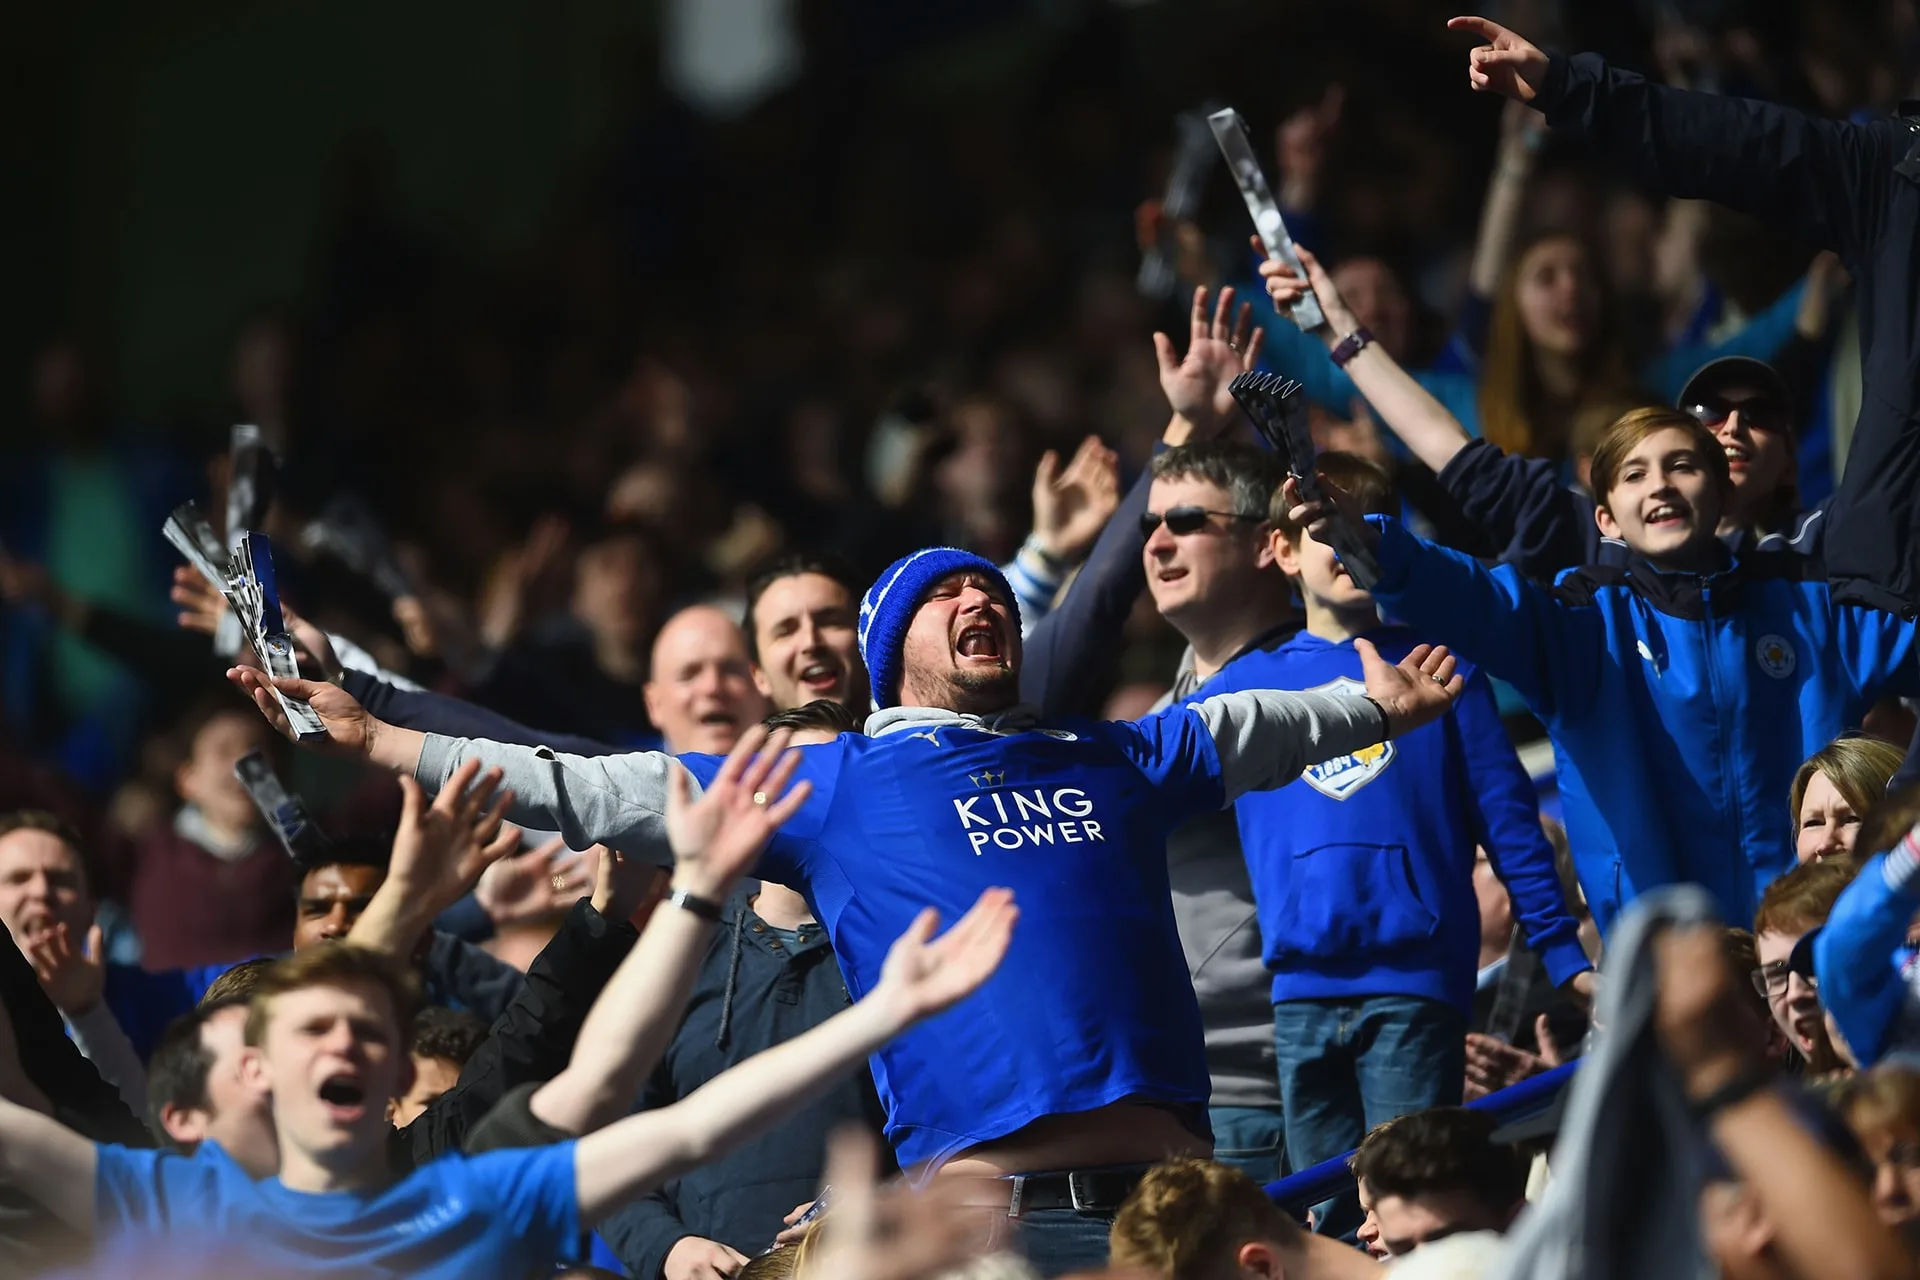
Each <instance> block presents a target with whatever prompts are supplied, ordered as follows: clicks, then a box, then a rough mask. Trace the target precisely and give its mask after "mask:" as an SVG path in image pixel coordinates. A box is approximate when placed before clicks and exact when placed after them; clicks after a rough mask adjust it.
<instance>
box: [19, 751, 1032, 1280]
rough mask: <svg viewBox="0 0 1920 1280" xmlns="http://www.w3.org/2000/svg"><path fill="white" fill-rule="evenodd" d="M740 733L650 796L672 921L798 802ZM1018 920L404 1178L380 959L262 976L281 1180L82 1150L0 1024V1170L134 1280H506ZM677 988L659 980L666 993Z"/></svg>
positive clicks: (887, 1024)
mask: <svg viewBox="0 0 1920 1280" xmlns="http://www.w3.org/2000/svg"><path fill="white" fill-rule="evenodd" d="M758 741H759V740H758V739H757V738H756V739H755V740H754V742H752V743H751V744H749V750H743V751H739V752H736V753H735V754H734V756H732V757H731V758H729V759H728V760H727V761H726V762H725V763H724V764H722V766H721V767H720V770H719V772H718V773H717V774H715V775H714V776H713V778H712V780H711V781H710V784H709V787H708V789H707V792H706V795H705V796H704V797H703V799H702V801H701V802H700V803H699V804H698V805H694V804H693V803H691V801H690V800H689V798H688V793H689V792H690V790H691V788H690V787H689V786H688V785H687V783H686V780H685V775H684V774H679V775H678V781H677V782H676V783H673V784H670V786H669V791H668V800H667V807H668V808H669V809H670V810H672V811H673V812H672V815H671V817H670V819H669V821H670V822H673V823H675V824H677V830H676V831H675V845H676V847H684V846H685V845H686V844H687V843H688V839H689V838H691V839H692V840H693V841H694V842H696V843H697V844H698V845H699V846H700V847H699V848H698V849H697V851H695V852H694V854H693V855H692V856H690V857H684V858H682V859H681V861H680V862H679V863H678V864H677V865H676V882H677V887H676V891H675V893H674V895H673V896H672V898H671V899H670V902H672V903H673V904H674V906H675V907H679V908H681V909H682V911H683V912H684V913H685V914H687V915H689V916H691V917H695V918H699V919H704V918H705V915H706V913H705V911H704V909H703V908H704V899H703V898H702V896H701V892H712V891H713V889H712V886H713V885H715V884H717V883H720V882H724V881H730V879H731V878H732V877H733V876H736V875H737V874H738V873H739V871H740V870H741V869H743V868H744V867H745V866H746V865H748V864H750V863H751V862H752V860H753V858H754V857H755V856H756V855H757V853H758V852H759V850H760V849H761V848H762V847H763V846H764V845H765V843H766V840H767V838H768V836H769V835H770V834H771V833H772V831H773V830H774V829H775V828H776V827H777V826H778V825H779V824H780V823H781V822H782V821H783V820H785V819H787V818H789V817H790V816H791V815H792V814H793V813H794V812H795V811H796V810H797V809H798V808H799V806H800V804H801V803H802V802H804V800H805V799H806V796H807V790H808V787H807V784H806V783H805V782H802V783H800V784H799V785H798V786H796V787H795V788H794V789H793V790H792V791H791V792H789V791H787V783H788V782H789V780H790V779H791V778H792V775H793V772H794V766H795V765H797V764H798V763H799V762H798V760H797V759H796V758H794V757H792V756H791V755H786V754H785V753H782V752H779V751H778V750H777V747H778V745H779V744H778V743H777V742H776V743H775V748H776V749H774V750H769V751H766V752H763V753H761V754H760V755H759V756H758V757H754V758H751V759H750V758H749V756H750V748H751V746H755V745H758ZM667 910H668V911H669V912H671V913H672V916H673V917H678V916H679V915H680V914H682V911H674V910H673V908H672V907H669V908H668V909H667ZM1016 916H1017V912H1016V910H1015V909H1014V907H1013V903H1012V895H1011V894H1010V893H1008V892H1007V891H1006V890H1004V889H994V890H990V891H988V892H987V893H985V894H983V895H981V898H980V901H979V902H978V903H977V904H976V905H975V907H974V909H973V910H972V911H970V912H968V913H967V915H966V916H964V917H963V918H962V919H960V920H959V921H958V922H957V923H956V924H955V925H954V927H953V928H952V929H950V930H949V931H948V932H947V933H946V934H945V935H943V936H942V937H940V938H939V939H937V940H936V939H933V937H932V935H933V931H934V929H935V927H936V926H937V923H938V917H937V916H936V914H935V913H934V912H932V911H931V910H929V911H925V912H922V913H920V914H919V915H918V916H917V917H916V918H915V920H914V923H913V925H912V926H911V927H910V928H909V929H908V930H907V931H906V933H905V934H904V935H903V936H902V937H901V938H900V939H899V940H898V941H897V942H896V943H895V944H894V945H893V946H892V947H891V948H890V949H889V952H888V955H887V957H886V960H885V963H884V966H883V971H882V973H881V976H880V981H879V982H878V983H877V984H876V985H875V987H874V988H873V989H872V991H871V992H869V994H868V996H867V998H866V999H863V1000H861V1001H860V1002H859V1003H858V1004H856V1005H855V1006H854V1007H853V1008H852V1009H849V1010H847V1011H846V1012H845V1013H843V1014H841V1015H839V1016H837V1017H835V1018H832V1019H829V1020H828V1021H827V1022H826V1023H824V1024H822V1025H821V1026H819V1027H816V1028H814V1029H813V1030H811V1031H809V1032H807V1033H805V1034H804V1035H801V1036H799V1037H797V1038H795V1039H793V1040H791V1041H788V1042H787V1043H786V1044H783V1045H780V1046H779V1047H777V1048H775V1049H772V1050H770V1051H768V1052H767V1053H765V1054H761V1055H759V1056H757V1057H755V1058H753V1059H751V1060H749V1061H748V1062H745V1063H742V1064H740V1065H739V1066H737V1067H735V1068H733V1069H732V1070H730V1071H727V1072H726V1073H724V1074H722V1075H721V1076H719V1077H717V1078H716V1079H715V1080H713V1081H712V1082H711V1083H709V1084H708V1085H707V1086H706V1087H704V1088H702V1089H699V1090H697V1091H696V1092H695V1093H693V1094H692V1095H690V1096H689V1097H687V1098H686V1099H685V1100H683V1101H681V1102H679V1103H676V1104H674V1105H673V1106H670V1107H665V1108H662V1109H660V1110H658V1111H652V1112H647V1113H643V1114H641V1115H638V1116H632V1117H629V1118H628V1119H625V1120H622V1121H619V1122H618V1123H616V1124H613V1125H611V1126H609V1127H606V1128H603V1129H600V1130H599V1131H598V1132H594V1133H590V1134H588V1136H586V1137H583V1138H581V1139H579V1140H578V1141H575V1142H563V1143H558V1144H555V1145H551V1146H545V1147H536V1148H529V1149H519V1150H503V1151H495V1152H490V1153H488V1154H486V1155H481V1156H475V1157H471V1158H462V1157H457V1156H449V1157H445V1158H443V1159H441V1160H438V1161H435V1162H433V1163H431V1164H428V1165H424V1166H422V1167H421V1168H419V1169H418V1170H416V1171H415V1172H414V1173H413V1174H411V1175H409V1176H407V1177H405V1178H396V1177H395V1176H394V1174H393V1173H392V1172H391V1171H390V1168H389V1166H388V1163H387V1149H386V1128H387V1124H386V1105H385V1104H386V1101H387V1100H388V1099H390V1098H393V1097H396V1096H399V1095H400V1094H401V1093H403V1092H404V1091H405V1089H406V1087H407V1084H408V1080H407V1077H408V1075H409V1074H410V1072H411V1060H410V1059H409V1058H408V1056H407V1053H406V1047H405V1046H406V1043H407V1033H408V1029H409V1024H410V1023H411V1021H412V1017H413V1010H414V1008H415V1007H416V1006H417V1004H418V999H419V988H418V981H417V979H416V978H415V977H414V976H413V975H412V974H411V973H410V972H409V971H407V970H406V969H405V968H404V967H403V966H401V965H400V964H399V963H398V962H396V961H394V960H393V959H391V958H390V957H385V956H381V955H379V954H377V953H374V952H370V951H365V950H362V949H360V948H357V947H354V946H352V945H350V944H326V945H322V946H318V947H314V948H309V949H308V950H306V951H303V952H299V953H296V954H295V955H294V956H292V957H289V958H288V959H286V960H283V961H280V962H278V963H277V964H276V965H274V966H273V968H272V969H270V970H268V972H267V973H266V975H265V976H264V977H263V979H262V981H261V985H260V987H259V988H258V990H257V992H256V994H255V996H254V999H253V1003H252V1007H251V1009H250V1011H249V1014H248V1019H247V1027H246V1040H247V1044H248V1047H249V1051H248V1054H247V1056H246V1057H245V1059H244V1060H243V1062H242V1071H243V1073H245V1074H246V1075H247V1076H248V1077H249V1078H251V1079H253V1080H254V1081H256V1082H257V1083H259V1084H260V1085H262V1086H264V1087H265V1088H266V1089H268V1090H270V1092H271V1095H272V1099H273V1120H274V1128H275V1132H276V1134H277V1135H278V1140H279V1144H280V1168H279V1173H278V1176H276V1177H272V1178H268V1179H265V1180H262V1181H259V1182H256V1181H255V1180H254V1178H253V1177H252V1175H251V1174H249V1173H248V1172H247V1171H246V1170H244V1169H242V1168H241V1167H240V1166H239V1165H238V1164H236V1163H235V1162H234V1161H233V1160H232V1158H230V1157H229V1156H227V1155H226V1153H225V1152H223V1151H222V1150H221V1149H220V1147H219V1145H218V1144H217V1143H211V1142H209V1143H206V1144H203V1146H202V1147H201V1149H200V1150H199V1151H198V1152H197V1153H196V1154H194V1155H192V1156H183V1155H179V1154H176V1153H172V1152H153V1151H132V1150H129V1149H126V1148H122V1147H116V1146H112V1145H105V1144H102V1145H95V1144H92V1143H89V1142H87V1141H85V1140H84V1139H82V1138H80V1137H78V1136H77V1135H75V1134H73V1133H72V1132H71V1131H69V1130H67V1129H65V1128H64V1127H62V1126H61V1125H59V1124H57V1123H55V1122H54V1121H52V1120H51V1119H49V1118H47V1117H46V1116H45V1115H43V1114H39V1112H40V1111H43V1110H44V1107H43V1106H41V1105H40V1104H41V1103H42V1102H43V1099H42V1098H41V1097H40V1096H38V1093H37V1091H36V1090H34V1089H33V1088H32V1087H31V1086H30V1085H27V1084H26V1083H25V1082H24V1080H23V1078H22V1075H21V1073H20V1072H19V1071H18V1070H17V1069H15V1068H16V1064H17V1057H18V1055H17V1052H15V1046H14V1045H13V1044H12V1036H11V1022H10V1021H0V1094H4V1095H5V1100H4V1101H0V1177H4V1179H5V1180H6V1181H8V1182H10V1183H13V1184H15V1185H17V1186H20V1187H22V1188H23V1189H25V1190H27V1191H28V1192H29V1193H30V1194H32V1195H33V1196H34V1197H35V1198H37V1199H39V1200H40V1201H41V1202H42V1203H44V1204H45V1205H46V1206H47V1207H48V1208H49V1209H51V1210H52V1211H53V1212H54V1213H56V1214H57V1215H59V1216H60V1217H61V1218H63V1219H64V1220H66V1221H67V1222H68V1223H69V1224H71V1225H73V1226H74V1227H76V1228H78V1229H80V1230H82V1231H90V1232H94V1233H96V1234H97V1236H98V1237H99V1238H100V1240H101V1241H102V1253H101V1255H100V1257H99V1259H98V1261H99V1263H100V1264H101V1265H102V1266H103V1267H123V1266H129V1265H133V1264H134V1263H135V1260H137V1261H138V1265H139V1266H140V1267H141V1269H142V1272H143V1273H144V1274H163V1275H168V1274H177V1275H183V1276H184V1275H206V1274H210V1273H221V1274H244V1275H258V1274H274V1275H311V1274H327V1273H343V1272H345V1273H352V1274H367V1273H379V1274H402V1275H408V1276H416V1277H424V1278H427V1280H433V1278H435V1277H446V1278H448V1280H452V1278H453V1277H460V1278H462V1280H468V1278H471V1277H477V1276H501V1277H509V1276H512V1277H518V1276H523V1275H526V1274H528V1273H529V1272H531V1271H533V1270H535V1269H537V1268H540V1267H542V1266H545V1265H548V1264H551V1263H552V1262H553V1261H555V1260H556V1259H566V1258H568V1257H569V1256H570V1255H571V1254H572V1253H573V1251H574V1249H575V1248H576V1246H577V1243H578V1239H579V1234H580V1228H581V1224H582V1223H583V1222H590V1221H592V1220H594V1219H596V1218H598V1217H600V1216H602V1215H603V1214H605V1213H606V1212H607V1211H609V1210H610V1209H612V1208H615V1207H617V1206H618V1205H619V1204H621V1203H623V1202H625V1201H627V1200H629V1199H632V1198H633V1197H634V1196H636V1195H638V1194H640V1193H642V1192H644V1191H646V1190H647V1189H649V1188H650V1187H652V1186H655V1185H658V1184H659V1183H660V1182H661V1181H663V1180H665V1179H666V1178H668V1177H671V1176H672V1175H674V1174H676V1173H678V1172H681V1171H683V1170H685V1169H688V1168H691V1167H692V1166H694V1165H696V1164H698V1163H700V1162H701V1161H702V1160H705V1159H708V1158H711V1157H712V1156H713V1155H714V1154H716V1153H718V1152H720V1151H722V1150H725V1149H726V1148H728V1147H729V1146H732V1145H734V1144H736V1143H738V1142H740V1141H742V1140H744V1139H745V1138H747V1137H749V1136H751V1135H753V1134H755V1133H757V1132H759V1131H761V1130H762V1129H764V1128H765V1127H766V1126H768V1125H769V1124H772V1123H774V1122H775V1121H776V1120H778V1119H779V1118H781V1117H782V1116H784V1115H785V1114H787V1113H788V1111H789V1110H790V1109H791V1108H792V1107H793V1106H794V1105H795V1104H796V1103H798V1102H799V1101H801V1100H802V1099H804V1098H805V1097H807V1096H809V1095H810V1094H812V1093H814V1092H816V1091H818V1090H819V1089H820V1088H822V1087H824V1086H826V1085H828V1084H830V1083H832V1081H833V1080H834V1079H836V1078H838V1077H839V1076H841V1075H843V1074H844V1073H845V1072H846V1071H847V1070H849V1069H850V1068H852V1067H853V1066H855V1065H856V1064H858V1063H859V1062H860V1060H861V1059H862V1058H864V1057H865V1056H866V1055H867V1054H869V1053H871V1052H873V1051H874V1050H875V1049H877V1048H879V1047H880V1046H881V1045H882V1044H883V1043H885V1042H886V1041H887V1040H889V1039H891V1038H892V1037H893V1036H895V1035H897V1034H899V1032H901V1031H902V1030H904V1029H905V1028H906V1027H907V1026H909V1025H911V1024H912V1023H914V1022H916V1021H919V1020H920V1019H922V1018H924V1017H927V1016H929V1015H931V1014H933V1013H937V1012H939V1011H940V1010H943V1009H946V1008H948V1007H950V1006H951V1005H953V1004H954V1003H956V1002H957V1001H959V1000H960V999H962V998H963V997H965V996H967V995H969V994H971V993H972V992H973V991H975V990H977V989H978V988H979V986H980V985H981V983H982V982H984V981H985V980H986V978H987V977H988V976H989V975H990V974H991V973H992V972H993V970H994V969H995V968H996V967H997V966H998V964H999V963H1000V960H1001V958H1002V957H1003V956H1004V955H1005V953H1006V948H1007V944H1008V942H1009V940H1010V938H1011V935H1012V929H1013V923H1014V920H1015V918H1016ZM669 928H671V925H669ZM682 968H683V970H684V969H685V968H686V967H685V966H683V967H682ZM687 976H688V974H687V973H686V972H684V971H682V972H676V973H674V974H673V975H672V976H671V978H670V979H668V980H667V981H665V982H664V983H661V984H659V985H663V986H671V987H674V988H676V990H678V991H679V994H680V996H681V997H682V998H684V990H682V988H684V987H685V985H686V983H685V982H684V981H683V979H684V978H686V977H687ZM635 994H636V993H634V992H632V991H628V992H626V993H625V995H624V997H623V998H622V999H620V1000H618V1001H616V1003H621V1004H627V1003H632V1002H633V1001H632V999H631V997H633V996H634V995H635ZM667 1003H669V1004H671V1003H673V1002H672V1001H668V1002H667ZM670 1012H671V1011H670ZM610 1016H611V1017H612V1018H613V1019H615V1020H619V1019H621V1018H622V1016H623V1011H622V1010H620V1009H615V1010H612V1011H611V1013H610ZM651 1021H653V1022H657V1023H658V1024H659V1025H657V1026H650V1027H646V1028H642V1029H641V1030H640V1033H639V1037H640V1038H646V1037H648V1036H651V1037H653V1038H654V1039H656V1040H664V1038H665V1035H666V1034H668V1033H670V1031H671V1028H672V1025H673V1022H674V1021H675V1018H674V1017H671V1016H666V1017H662V1018H659V1019H653V1020H651ZM585 1038H586V1037H583V1040H584V1039H585ZM601 1038H602V1039H605V1037H601ZM605 1048H607V1049H608V1050H609V1051H611V1052H619V1051H620V1046H614V1045H611V1044H609V1045H606V1046H605ZM558 1083H559V1082H556V1084H558ZM552 1088H553V1086H549V1090H551V1089H552ZM560 1092H561V1093H562V1094H565V1093H566V1090H565V1089H561V1090H560ZM629 1092H630V1091H629ZM600 1095H605V1096H600ZM625 1102H626V1098H625V1096H622V1095H620V1094H619V1091H618V1090H611V1091H609V1090H598V1091H594V1092H591V1093H581V1094H580V1095H579V1096H577V1097H564V1096H563V1097H560V1098H558V1099H557V1100H556V1102H555V1105H556V1106H557V1107H558V1108H559V1109H560V1110H561V1111H567V1112H574V1113H577V1114H578V1115H579V1116H580V1117H581V1118H583V1119H584V1118H587V1117H589V1116H590V1115H591V1114H592V1113H594V1112H602V1113H604V1112H606V1111H607V1110H608V1109H609V1108H611V1109H613V1110H616V1111H617V1110H618V1109H620V1108H622V1107H624V1105H625ZM592 1123H593V1122H592V1120H591V1119H587V1123H586V1124H585V1125H584V1126H583V1127H591V1124H592Z"/></svg>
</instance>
